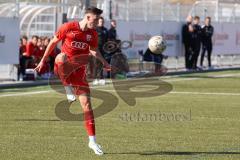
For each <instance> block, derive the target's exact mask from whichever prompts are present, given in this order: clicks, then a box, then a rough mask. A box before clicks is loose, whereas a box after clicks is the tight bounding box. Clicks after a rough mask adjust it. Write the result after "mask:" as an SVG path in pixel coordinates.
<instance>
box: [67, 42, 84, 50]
mask: <svg viewBox="0 0 240 160" xmlns="http://www.w3.org/2000/svg"><path fill="white" fill-rule="evenodd" d="M71 46H72V47H74V48H78V49H87V47H88V44H87V43H84V42H76V41H72V43H71Z"/></svg>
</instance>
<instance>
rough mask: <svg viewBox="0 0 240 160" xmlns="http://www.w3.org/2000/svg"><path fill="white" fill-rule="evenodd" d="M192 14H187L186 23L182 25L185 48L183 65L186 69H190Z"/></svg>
mask: <svg viewBox="0 0 240 160" xmlns="http://www.w3.org/2000/svg"><path fill="white" fill-rule="evenodd" d="M191 24H192V16H190V15H189V16H188V17H187V19H186V23H185V24H184V25H183V27H182V42H183V44H184V48H185V67H186V69H191V32H190V31H189V28H191Z"/></svg>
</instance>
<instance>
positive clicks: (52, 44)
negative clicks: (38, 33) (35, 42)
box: [35, 23, 70, 72]
mask: <svg viewBox="0 0 240 160" xmlns="http://www.w3.org/2000/svg"><path fill="white" fill-rule="evenodd" d="M69 24H70V23H64V24H63V25H61V26H60V27H59V29H58V31H57V32H56V33H55V36H54V37H53V39H52V40H51V41H50V43H49V44H48V46H47V48H46V51H45V53H44V55H43V58H42V59H41V61H40V63H39V64H38V66H37V67H36V68H35V70H36V71H37V72H41V70H42V69H43V67H44V65H45V63H46V61H47V59H48V57H49V55H50V54H51V52H52V51H53V49H54V48H55V47H56V46H57V44H58V42H59V41H61V40H63V39H64V38H65V37H66V33H67V31H68V28H69Z"/></svg>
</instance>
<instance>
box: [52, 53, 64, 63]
mask: <svg viewBox="0 0 240 160" xmlns="http://www.w3.org/2000/svg"><path fill="white" fill-rule="evenodd" d="M66 60H67V55H66V54H64V53H60V54H58V55H57V57H56V58H55V63H56V64H59V63H65V62H66Z"/></svg>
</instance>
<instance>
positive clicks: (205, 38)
mask: <svg viewBox="0 0 240 160" xmlns="http://www.w3.org/2000/svg"><path fill="white" fill-rule="evenodd" d="M213 33H214V28H213V26H212V25H211V17H206V19H205V25H204V26H203V27H202V54H201V67H203V60H204V56H205V52H206V51H207V54H208V55H207V58H208V67H209V68H210V69H211V68H212V63H211V54H212V36H213Z"/></svg>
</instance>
